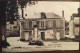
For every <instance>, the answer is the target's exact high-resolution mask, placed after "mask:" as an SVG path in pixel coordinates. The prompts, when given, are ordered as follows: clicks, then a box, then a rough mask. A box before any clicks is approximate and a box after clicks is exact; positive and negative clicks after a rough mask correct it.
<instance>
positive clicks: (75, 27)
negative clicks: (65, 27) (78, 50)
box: [69, 8, 80, 39]
mask: <svg viewBox="0 0 80 53" xmlns="http://www.w3.org/2000/svg"><path fill="white" fill-rule="evenodd" d="M79 21H80V8H78V13H73V14H72V16H71V20H70V21H69V29H70V32H69V34H70V37H71V38H78V37H79V27H80V22H79ZM78 39H79V38H78Z"/></svg>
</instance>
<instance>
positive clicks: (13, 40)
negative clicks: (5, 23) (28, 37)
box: [2, 37, 78, 52]
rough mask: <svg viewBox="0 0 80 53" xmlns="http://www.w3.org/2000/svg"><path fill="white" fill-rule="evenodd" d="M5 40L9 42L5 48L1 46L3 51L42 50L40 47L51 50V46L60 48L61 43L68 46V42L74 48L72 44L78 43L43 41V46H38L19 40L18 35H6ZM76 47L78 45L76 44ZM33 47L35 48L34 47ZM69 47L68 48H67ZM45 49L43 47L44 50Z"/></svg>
mask: <svg viewBox="0 0 80 53" xmlns="http://www.w3.org/2000/svg"><path fill="white" fill-rule="evenodd" d="M67 41H72V40H67ZM7 42H8V43H9V44H10V46H8V47H7V48H2V51H3V52H22V51H24V52H26V51H35V50H39V51H40V50H42V51H43V49H41V48H50V49H51V50H53V49H52V47H53V48H54V49H55V48H56V47H58V48H61V47H62V45H65V46H68V47H69V45H70V44H73V45H72V46H71V47H73V48H74V44H75V45H76V44H78V43H73V42H69V43H67V42H64V41H43V43H44V45H43V46H38V45H28V44H29V42H26V41H25V42H22V41H20V37H8V38H7ZM76 47H78V46H76ZM34 48H35V49H34ZM68 49H70V48H68ZM45 50H46V49H44V51H45Z"/></svg>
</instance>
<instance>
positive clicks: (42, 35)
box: [41, 32, 45, 40]
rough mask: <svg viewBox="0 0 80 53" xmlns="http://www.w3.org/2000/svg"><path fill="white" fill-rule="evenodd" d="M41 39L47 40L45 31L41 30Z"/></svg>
mask: <svg viewBox="0 0 80 53" xmlns="http://www.w3.org/2000/svg"><path fill="white" fill-rule="evenodd" d="M41 39H42V40H45V32H41Z"/></svg>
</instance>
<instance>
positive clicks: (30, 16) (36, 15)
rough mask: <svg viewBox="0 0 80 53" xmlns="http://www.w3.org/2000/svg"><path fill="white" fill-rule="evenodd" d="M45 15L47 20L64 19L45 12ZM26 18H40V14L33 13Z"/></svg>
mask: <svg viewBox="0 0 80 53" xmlns="http://www.w3.org/2000/svg"><path fill="white" fill-rule="evenodd" d="M45 15H46V17H47V18H64V17H61V16H59V15H57V14H55V13H50V12H48V13H47V12H45ZM26 18H41V13H33V14H30V15H28V16H27V17H26Z"/></svg>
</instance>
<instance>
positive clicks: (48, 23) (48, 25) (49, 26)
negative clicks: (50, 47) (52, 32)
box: [47, 20, 53, 28]
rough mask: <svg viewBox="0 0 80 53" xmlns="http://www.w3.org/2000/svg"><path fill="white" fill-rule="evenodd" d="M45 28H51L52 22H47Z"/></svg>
mask: <svg viewBox="0 0 80 53" xmlns="http://www.w3.org/2000/svg"><path fill="white" fill-rule="evenodd" d="M47 28H53V21H52V20H49V21H47Z"/></svg>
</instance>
